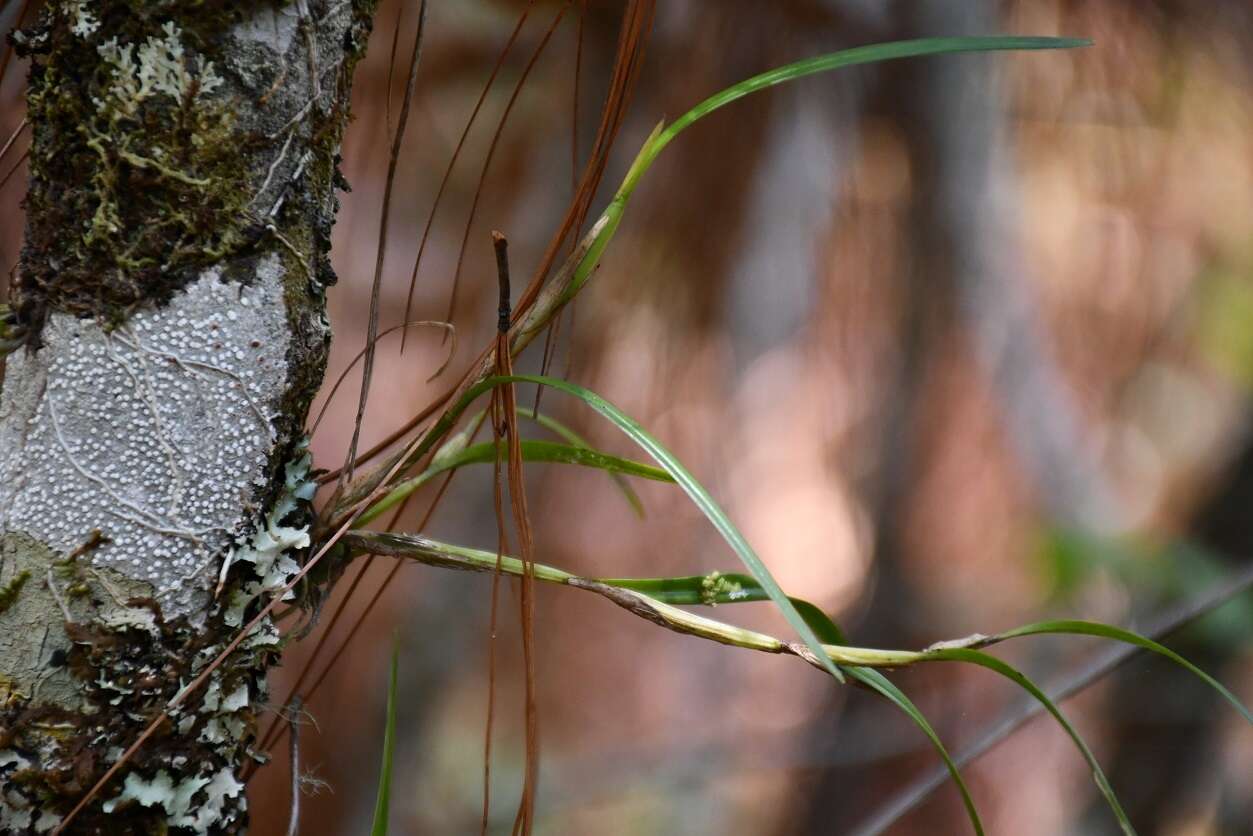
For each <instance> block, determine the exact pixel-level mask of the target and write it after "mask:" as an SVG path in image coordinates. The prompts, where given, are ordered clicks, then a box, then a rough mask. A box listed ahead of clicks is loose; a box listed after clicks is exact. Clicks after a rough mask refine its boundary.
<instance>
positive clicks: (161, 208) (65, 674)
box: [0, 0, 375, 834]
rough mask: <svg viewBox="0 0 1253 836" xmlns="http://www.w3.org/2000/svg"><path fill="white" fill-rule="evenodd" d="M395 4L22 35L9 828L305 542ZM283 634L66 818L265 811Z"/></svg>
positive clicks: (184, 5) (121, 742) (36, 818)
mask: <svg viewBox="0 0 1253 836" xmlns="http://www.w3.org/2000/svg"><path fill="white" fill-rule="evenodd" d="M374 5H375V3H374V0H296V2H295V3H292V4H288V3H285V2H273V3H266V2H258V3H256V4H236V3H231V2H227V1H226V0H151V2H144V3H133V2H121V0H54V1H53V2H50V3H49V4H48V7H47V9H46V10H45V12H44V13H43V15H42V17H41V19H40V21H39V22H38V23H37V24H36V25H35V26H34V27H33V28H31V29H28V30H26V31H24V32H22V33H18V34H17V35H15V36H14V43H15V45H16V46H17V48H18V49H19V50H20V51H21V52H22V53H24V54H27V55H29V56H30V58H31V69H30V80H29V92H28V118H29V120H30V123H31V127H32V130H33V140H32V146H31V152H30V171H31V175H30V184H29V194H28V197H27V200H26V209H27V226H26V233H25V243H24V248H23V252H22V258H21V271H20V279H19V280H18V282H17V284H16V287H15V290H14V299H13V304H12V307H11V310H10V313H9V316H8V318H7V320H6V322H5V325H4V328H5V330H6V332H7V335H6V336H7V338H8V339H20V340H21V341H22V342H23V343H24V345H23V347H21V348H18V349H17V350H16V351H15V352H14V353H12V354H11V355H10V356H9V357H8V362H7V369H6V371H5V379H4V383H3V391H2V392H0V538H2V541H0V546H2V551H0V832H4V833H6V834H7V833H14V834H20V833H45V832H49V831H51V830H52V829H54V828H55V827H57V826H58V824H59V823H60V822H61V820H62V818H63V817H64V816H65V814H66V813H67V812H68V811H69V810H70V809H71V808H72V807H73V806H74V804H75V802H76V801H77V800H78V799H79V798H81V797H82V795H83V793H84V792H86V790H87V789H88V788H90V787H91V786H92V784H93V783H95V781H96V780H97V779H98V778H99V777H100V776H101V775H102V774H103V773H104V771H105V770H106V769H107V768H108V767H109V766H110V765H111V764H112V763H113V762H114V761H115V760H116V759H117V758H118V757H119V755H120V753H121V752H122V751H123V750H124V749H125V748H126V747H127V746H128V745H129V744H130V743H131V742H132V741H133V740H134V739H135V737H136V735H137V734H138V733H139V731H140V730H141V729H143V727H144V726H145V725H146V724H147V723H148V722H149V720H150V719H151V718H153V717H155V716H157V715H158V714H159V712H160V711H161V709H162V708H163V707H164V706H165V705H166V704H167V702H168V701H169V700H170V699H171V698H172V697H173V696H174V695H175V694H176V693H177V692H178V690H179V689H180V687H182V686H183V685H185V684H186V683H188V682H189V681H190V680H191V679H192V678H193V677H194V676H195V674H196V673H197V672H198V671H199V670H201V669H202V668H203V667H204V666H205V665H206V664H207V662H208V661H209V660H211V659H212V658H213V657H214V656H215V655H216V654H217V653H218V652H219V651H220V650H221V649H222V648H223V646H224V645H225V644H226V643H227V642H228V641H229V640H230V639H231V638H232V636H233V634H234V633H235V632H236V631H237V629H238V627H239V625H240V624H241V623H242V622H243V620H244V619H245V618H246V617H247V614H248V612H249V611H250V610H252V609H255V608H258V607H259V606H261V605H262V604H263V603H264V602H265V599H266V597H267V591H269V590H274V589H277V588H279V587H281V586H282V585H284V583H285V582H286V580H287V579H288V578H289V577H290V576H291V575H292V574H293V573H294V571H295V570H296V569H297V568H298V560H299V558H300V556H301V554H302V549H304V548H306V547H307V546H308V543H309V537H308V533H307V532H308V528H309V522H310V520H311V519H312V515H311V511H310V506H309V500H310V499H311V497H312V487H313V485H312V484H311V483H310V482H309V481H308V480H307V473H308V456H307V454H306V453H305V452H304V447H303V425H304V419H305V413H306V410H307V409H308V405H309V402H310V400H311V398H312V397H313V394H314V393H315V391H316V390H317V388H318V386H319V384H320V383H321V380H322V375H323V371H324V366H325V362H326V352H327V347H328V344H329V339H330V333H329V328H328V325H327V322H326V319H325V305H324V301H325V300H324V292H325V289H326V286H327V285H329V284H331V283H332V282H333V281H334V274H333V273H332V272H331V269H330V265H329V262H328V259H327V251H328V248H329V245H330V238H329V236H330V229H331V224H332V221H333V219H334V214H335V209H336V205H337V203H336V198H335V196H334V189H335V187H336V185H337V183H338V182H339V174H338V170H337V167H336V160H337V150H338V146H339V142H340V138H341V135H342V132H343V128H344V124H345V121H346V116H347V107H348V92H349V80H350V78H351V72H352V67H353V65H354V64H355V62H356V61H357V59H358V58H359V57H360V56H361V54H362V52H363V50H364V46H365V42H366V37H367V35H368V31H369V27H370V21H371V15H372V13H373V7H374ZM241 10H243V11H241ZM294 603H297V604H298V603H300V602H294ZM279 645H280V640H279V637H278V633H277V630H276V629H275V628H274V626H273V625H270V624H267V625H264V626H263V628H261V629H259V630H258V631H257V632H256V633H255V634H254V635H253V636H251V637H250V638H249V639H248V640H247V641H245V643H244V645H243V646H242V647H241V648H240V650H239V651H238V652H237V653H235V654H234V655H233V656H232V657H231V658H230V661H229V662H228V663H227V664H226V665H224V666H222V668H220V669H219V670H218V671H217V672H216V673H215V674H214V676H213V678H212V679H211V680H210V682H209V684H208V685H207V686H206V687H205V688H204V689H203V690H202V692H200V693H199V694H197V695H196V696H194V697H192V698H190V699H189V700H188V701H187V702H185V703H183V704H182V705H181V706H180V707H179V708H178V709H177V710H175V711H173V712H172V715H173V716H172V717H171V719H170V721H169V722H167V723H166V724H165V726H164V727H163V728H162V729H161V730H160V731H159V732H158V733H157V735H156V736H154V738H153V739H152V740H150V741H149V742H148V744H147V745H145V746H144V747H143V748H142V749H141V750H140V751H139V753H138V754H137V755H136V756H135V757H134V758H133V759H132V760H131V761H130V762H129V763H128V765H127V768H126V769H124V770H123V771H122V772H121V773H120V774H119V776H118V777H117V779H115V780H114V781H113V782H111V783H110V784H109V785H108V786H107V787H106V788H105V789H104V791H103V792H102V793H101V794H100V797H99V798H97V799H96V800H95V801H94V802H93V803H92V804H91V806H89V807H88V808H87V809H86V810H85V811H84V812H83V813H81V814H80V815H79V816H78V817H77V818H76V819H75V820H74V821H73V823H72V824H71V826H70V827H69V828H68V830H67V832H74V833H109V834H117V833H158V832H160V833H163V832H166V830H167V829H169V828H174V829H176V830H177V832H195V833H236V832H243V831H244V830H245V829H246V822H247V817H246V812H245V799H244V795H243V791H242V790H243V785H242V783H241V782H240V781H239V780H238V778H237V773H238V769H239V767H240V766H241V763H242V762H243V760H244V759H245V758H246V757H247V755H248V746H249V744H250V743H251V742H252V740H253V734H254V716H255V713H256V711H257V710H258V708H259V707H260V705H261V704H262V703H263V701H264V700H265V698H266V689H265V673H266V670H267V668H268V667H269V666H270V665H272V664H273V663H274V662H275V661H276V660H277V656H278V650H279Z"/></svg>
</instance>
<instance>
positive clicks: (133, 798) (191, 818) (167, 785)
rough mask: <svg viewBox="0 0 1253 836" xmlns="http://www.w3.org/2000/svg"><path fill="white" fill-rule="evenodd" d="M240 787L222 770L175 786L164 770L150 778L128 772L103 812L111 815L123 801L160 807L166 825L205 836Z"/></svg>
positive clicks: (191, 778)
mask: <svg viewBox="0 0 1253 836" xmlns="http://www.w3.org/2000/svg"><path fill="white" fill-rule="evenodd" d="M243 788H244V785H243V784H242V783H240V782H239V781H237V780H235V776H234V775H233V774H231V770H230V769H226V768H223V769H220V770H218V771H217V772H215V773H214V774H212V775H208V776H202V775H191V776H188V777H186V778H184V779H183V780H181V781H179V782H178V783H177V784H176V783H174V779H173V778H172V777H170V773H169V772H167V771H165V770H164V769H162V770H159V771H158V772H157V774H156V775H155V776H153V777H152V778H145V777H143V776H142V775H140V774H138V773H135V772H132V773H131V774H129V775H127V776H126V782H125V784H124V785H123V787H122V791H121V792H120V793H119V794H118V795H117V796H116V797H114V798H112V799H110V800H108V801H106V802H105V803H104V811H105V812H106V813H111V812H113V811H114V810H115V809H117V808H118V806H119V805H122V804H124V803H125V802H134V803H137V804H139V805H141V806H143V807H161V808H162V809H164V810H165V812H166V814H167V815H168V816H169V819H168V823H169V825H170V826H172V827H187V828H191V829H192V830H193V831H195V832H196V833H209V832H211V830H212V829H214V828H215V827H217V826H219V825H221V824H222V823H223V822H222V819H223V808H224V806H225V803H226V799H227V798H235V797H237V796H238V795H239V793H240V792H241V791H242V790H243ZM198 797H199V798H198Z"/></svg>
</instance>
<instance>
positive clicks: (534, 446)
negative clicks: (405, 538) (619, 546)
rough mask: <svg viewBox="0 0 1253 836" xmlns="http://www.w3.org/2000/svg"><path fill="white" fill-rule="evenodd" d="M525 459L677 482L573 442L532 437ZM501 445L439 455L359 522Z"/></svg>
mask: <svg viewBox="0 0 1253 836" xmlns="http://www.w3.org/2000/svg"><path fill="white" fill-rule="evenodd" d="M521 446H522V460H523V461H528V462H556V463H560V464H576V465H580V466H582V467H591V468H595V469H597V470H603V471H605V472H606V473H612V474H626V475H629V476H639V477H641V478H643V479H653V480H655V481H658V482H673V481H674V479H673V478H672V477H671V476H670V474H669V473H667V472H666V471H664V470H662V469H661V468H657V467H653V466H652V465H647V464H642V463H640V462H634V461H631V460H630V459H621V458H618V457H617V456H610V455H608V454H607V453H601V452H600V451H598V450H593V449H591V448H590V447H575V446H573V445H570V444H558V443H556V442H553V441H535V440H532V439H524V440H523V441H522V442H521ZM496 455H497V447H496V444H495V442H491V441H485V442H483V443H481V444H472V445H470V446H469V447H466V448H463V449H461V450H453V451H452V452H450V453H448V454H447V455H440V456H438V457H436V459H435V461H433V462H432V463H431V466H430V467H428V468H427V469H426V470H424V471H422V472H421V473H419V474H418V475H417V476H414V477H413V478H412V479H406V480H405V481H403V482H400V483H399V484H397V485H396V486H395V487H393V488H392V489H391V490H390V491H388V493H387V495H386V496H384V497H383V498H382V499H380V500H379V501H378V502H376V503H374V504H373V505H371V506H370V507H369V508H368V509H367V510H366V511H365V512H364V513H363V514H362V515H361V518H360V519H359V520H358V524H359V525H365V524H366V523H368V522H370V521H371V520H374V519H376V518H377V517H378V516H379V515H380V514H382V513H384V512H385V511H387V510H388V509H389V508H392V507H394V506H396V505H398V504H399V503H400V502H401V501H402V500H403V499H404V498H405V497H407V496H409V495H410V494H412V493H413V492H414V491H416V490H417V489H418V488H420V487H422V486H423V485H424V484H426V483H427V482H429V481H430V480H431V479H432V478H433V477H435V476H438V475H439V474H440V473H444V472H446V471H449V470H455V469H457V468H458V467H462V466H464V465H468V464H486V463H490V462H494V461H496Z"/></svg>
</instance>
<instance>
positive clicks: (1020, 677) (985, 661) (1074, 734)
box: [926, 647, 1136, 836]
mask: <svg viewBox="0 0 1253 836" xmlns="http://www.w3.org/2000/svg"><path fill="white" fill-rule="evenodd" d="M926 655H927V658H928V659H940V660H947V661H953V662H968V663H970V664H972V665H978V666H980V667H983V668H987V669H988V670H990V671H995V672H996V673H999V674H1000V675H1001V676H1003V677H1005V678H1006V679H1009V680H1010V681H1011V682H1014V683H1015V684H1016V685H1018V687H1020V688H1022V689H1023V690H1024V691H1026V692H1027V693H1029V694H1031V696H1033V697H1035V698H1036V700H1038V701H1039V703H1040V704H1041V705H1043V706H1044V708H1045V710H1047V711H1048V713H1049V714H1052V715H1053V719H1054V720H1056V721H1057V723H1058V725H1060V726H1061V727H1062V728H1063V729H1065V731H1066V734H1068V735H1070V739H1071V740H1073V741H1074V742H1075V746H1076V747H1078V749H1079V753H1080V754H1081V755H1083V759H1084V760H1085V761H1087V762H1088V766H1089V768H1091V770H1092V778H1093V780H1095V781H1096V786H1097V787H1098V788H1099V789H1100V791H1101V795H1103V796H1105V802H1106V804H1108V805H1109V808H1110V810H1112V811H1113V813H1114V815H1115V816H1116V817H1117V819H1118V823H1119V825H1121V826H1122V832H1123V833H1124V834H1125V836H1135V832H1136V831H1135V828H1134V827H1132V826H1131V821H1130V819H1128V818H1127V814H1126V813H1125V812H1124V811H1123V809H1122V805H1121V804H1119V803H1118V797H1117V796H1116V795H1114V788H1113V787H1111V786H1110V784H1109V779H1108V778H1106V777H1105V773H1104V771H1102V769H1101V765H1100V764H1099V763H1098V762H1097V760H1096V755H1094V754H1092V750H1091V749H1089V748H1088V744H1087V743H1086V742H1085V741H1084V739H1083V737H1082V736H1080V734H1079V732H1078V731H1077V730H1076V729H1075V727H1074V726H1072V725H1071V724H1070V721H1069V720H1067V719H1066V715H1065V714H1063V713H1062V711H1061V709H1060V708H1058V707H1057V705H1056V704H1055V703H1054V702H1053V701H1052V700H1051V699H1049V698H1048V695H1047V694H1045V693H1044V691H1042V690H1040V687H1039V686H1038V685H1036V684H1035V683H1034V682H1032V681H1031V680H1030V679H1028V678H1027V676H1026V675H1025V674H1023V673H1022V672H1020V671H1018V670H1017V669H1016V668H1013V667H1011V666H1010V665H1008V664H1006V663H1005V662H1002V661H1001V660H1000V659H998V658H996V657H995V656H992V655H989V654H987V653H983V652H982V651H979V650H973V649H971V648H968V647H946V648H929V649H928V650H927V651H926Z"/></svg>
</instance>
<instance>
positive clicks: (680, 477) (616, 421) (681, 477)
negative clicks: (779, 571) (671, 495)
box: [484, 374, 844, 682]
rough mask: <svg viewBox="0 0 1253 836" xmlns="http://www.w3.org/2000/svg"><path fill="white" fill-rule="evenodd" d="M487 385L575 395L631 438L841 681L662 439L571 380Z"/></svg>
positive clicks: (534, 378)
mask: <svg viewBox="0 0 1253 836" xmlns="http://www.w3.org/2000/svg"><path fill="white" fill-rule="evenodd" d="M484 383H487V384H490V385H502V384H505V383H535V384H538V385H540V386H548V387H549V388H551V389H556V390H557V391H559V392H563V393H565V394H567V395H570V396H572V397H575V398H578V399H579V400H581V401H583V403H585V404H587V405H588V406H590V407H591V408H592V409H594V410H595V411H596V412H598V413H600V414H601V415H602V416H604V417H605V418H607V419H608V420H609V421H610V422H611V423H612V424H613V425H614V426H616V427H617V428H618V429H620V430H622V432H623V433H625V434H626V435H627V437H629V438H630V439H631V440H632V441H634V442H635V443H636V444H637V445H638V446H639V447H641V448H642V449H643V450H644V452H646V453H648V455H649V456H651V457H652V458H653V460H654V461H656V462H657V464H659V465H661V466H662V468H664V469H665V470H666V472H668V473H669V474H670V475H671V476H673V477H674V481H675V482H677V483H678V485H679V487H681V488H682V489H683V490H684V492H685V493H687V495H688V496H689V497H691V499H692V501H693V502H694V503H695V504H696V507H698V508H699V509H700V510H701V512H702V513H704V515H705V516H706V517H707V518H708V519H709V521H710V522H711V523H713V525H714V528H716V529H717V530H718V533H719V534H721V535H722V538H723V539H724V540H726V542H727V544H728V545H730V546H731V548H732V550H734V551H735V553H736V554H737V555H738V556H739V558H740V560H741V561H743V563H744V565H745V566H746V567H748V571H749V572H750V573H751V574H752V576H753V577H754V578H756V580H757V583H759V584H761V587H762V589H764V590H765V592H766V594H767V595H769V596H770V600H771V601H773V602H774V604H775V606H776V607H778V608H779V611H780V612H781V613H783V617H784V618H786V619H787V621H788V623H789V624H791V625H792V629H794V630H795V631H796V632H797V634H798V635H799V636H800V637H801V639H802V640H803V641H804V642H805V644H806V646H808V648H809V650H810V651H811V652H812V653H813V654H814V655H815V656H816V657H817V659H818V660H819V661H820V662H821V663H822V666H823V667H824V668H826V670H827V672H828V673H830V674H831V675H832V676H833V677H835V678H836V680H837V681H839V682H843V681H844V675H843V674H842V673H840V671H839V669H838V668H837V667H836V665H835V663H834V662H832V661H831V659H830V658H829V657H828V656H827V654H826V652H825V651H824V650H823V649H822V643H821V642H820V641H818V637H817V636H816V635H814V631H813V629H812V628H811V627H810V626H809V625H808V624H807V623H805V619H803V618H802V617H801V615H800V613H798V612H797V611H796V607H795V606H793V604H792V602H791V601H790V600H789V599H788V597H787V595H786V594H785V593H784V592H783V590H782V589H781V588H780V587H779V584H778V582H777V581H775V579H774V577H773V576H772V575H771V574H770V570H769V569H767V568H766V564H764V563H762V561H761V558H760V557H758V556H757V553H756V552H755V551H753V547H752V546H750V545H749V544H748V541H747V540H745V539H744V535H743V534H741V533H740V530H739V529H738V528H736V527H735V524H734V523H732V522H731V520H730V519H729V518H728V517H727V515H726V512H724V511H723V510H722V508H721V507H719V505H718V503H717V502H715V501H714V499H713V497H712V496H710V495H709V492H708V491H707V490H705V488H704V487H703V486H702V485H701V484H700V482H698V481H696V477H694V476H693V475H692V474H691V473H689V472H688V470H687V468H685V467H684V466H683V465H682V464H681V463H680V462H679V460H678V459H676V458H675V457H674V456H673V455H672V454H671V453H670V451H669V450H667V449H666V448H665V447H663V446H662V445H661V442H659V441H657V439H655V438H653V437H652V435H650V434H649V433H648V432H647V431H646V430H645V429H644V428H643V427H641V426H640V425H639V424H637V423H636V422H635V421H634V420H632V419H631V418H630V417H629V416H627V415H626V413H624V412H622V410H620V409H618V408H617V407H616V406H614V405H613V404H611V403H609V401H607V400H605V399H604V398H602V397H601V396H600V395H597V394H596V393H595V392H592V391H589V390H587V389H584V388H583V387H582V386H579V385H577V384H574V383H569V382H567V381H564V380H558V379H556V378H551V377H541V376H539V375H525V374H520V375H509V376H497V377H490V378H488V379H487V380H485V381H484Z"/></svg>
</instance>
